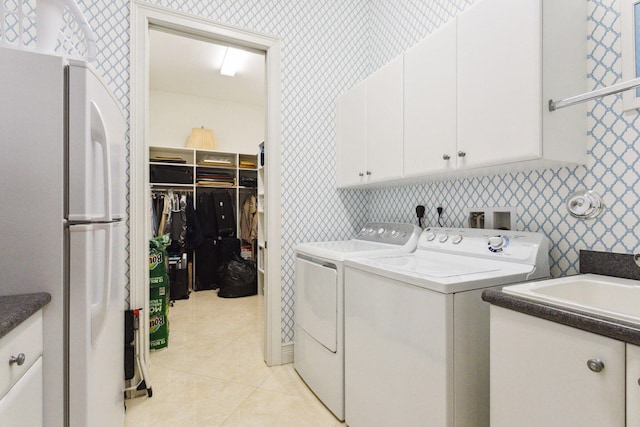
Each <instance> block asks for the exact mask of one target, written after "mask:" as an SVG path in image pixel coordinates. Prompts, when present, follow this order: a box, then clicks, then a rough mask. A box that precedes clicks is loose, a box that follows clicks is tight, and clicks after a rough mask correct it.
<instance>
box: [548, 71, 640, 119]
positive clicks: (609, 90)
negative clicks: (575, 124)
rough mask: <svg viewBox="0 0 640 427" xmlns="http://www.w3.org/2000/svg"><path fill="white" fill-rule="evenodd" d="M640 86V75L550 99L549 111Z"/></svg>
mask: <svg viewBox="0 0 640 427" xmlns="http://www.w3.org/2000/svg"><path fill="white" fill-rule="evenodd" d="M638 86H640V77H638V78H635V79H633V80H629V81H626V82H622V83H618V84H615V85H613V86H609V87H604V88H602V89H596V90H594V91H591V92H587V93H583V94H582V95H576V96H572V97H571V98H566V99H562V100H560V101H554V100H552V99H550V100H549V111H556V110H558V109H560V108H564V107H570V106H572V105H575V104H580V103H581V102H587V101H591V100H592V99H595V98H601V97H603V96H607V95H613V94H614V93H619V92H624V91H625V90H629V89H633V88H636V87H638Z"/></svg>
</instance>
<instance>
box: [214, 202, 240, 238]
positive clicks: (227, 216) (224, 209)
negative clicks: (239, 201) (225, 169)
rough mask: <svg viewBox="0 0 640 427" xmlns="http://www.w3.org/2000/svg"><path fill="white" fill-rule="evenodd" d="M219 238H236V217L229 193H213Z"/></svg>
mask: <svg viewBox="0 0 640 427" xmlns="http://www.w3.org/2000/svg"><path fill="white" fill-rule="evenodd" d="M213 201H214V209H215V216H216V224H217V226H218V227H217V228H218V237H229V236H235V231H236V217H235V215H234V213H233V202H232V201H231V193H230V192H228V191H216V192H215V193H213Z"/></svg>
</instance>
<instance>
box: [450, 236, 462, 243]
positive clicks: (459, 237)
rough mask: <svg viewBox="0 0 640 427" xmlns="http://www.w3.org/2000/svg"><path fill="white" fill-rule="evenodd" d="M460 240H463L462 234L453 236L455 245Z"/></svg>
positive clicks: (452, 239)
mask: <svg viewBox="0 0 640 427" xmlns="http://www.w3.org/2000/svg"><path fill="white" fill-rule="evenodd" d="M460 242H462V235H461V234H456V235H455V236H453V237H452V238H451V243H453V244H454V245H457V244H459V243H460Z"/></svg>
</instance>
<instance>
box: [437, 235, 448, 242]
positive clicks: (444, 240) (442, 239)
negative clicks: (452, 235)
mask: <svg viewBox="0 0 640 427" xmlns="http://www.w3.org/2000/svg"><path fill="white" fill-rule="evenodd" d="M448 239H449V235H448V234H443V235H442V236H440V238H439V239H438V241H439V242H440V243H444V242H446V241H447V240H448Z"/></svg>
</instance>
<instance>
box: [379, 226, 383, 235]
mask: <svg viewBox="0 0 640 427" xmlns="http://www.w3.org/2000/svg"><path fill="white" fill-rule="evenodd" d="M383 234H384V228H382V227H380V228H378V236H382V235H383Z"/></svg>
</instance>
